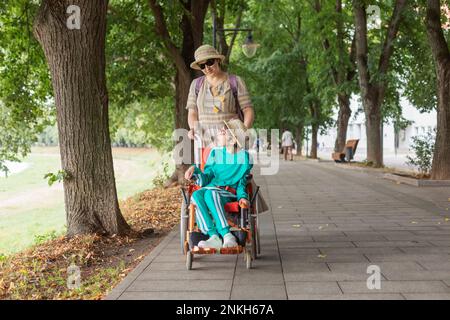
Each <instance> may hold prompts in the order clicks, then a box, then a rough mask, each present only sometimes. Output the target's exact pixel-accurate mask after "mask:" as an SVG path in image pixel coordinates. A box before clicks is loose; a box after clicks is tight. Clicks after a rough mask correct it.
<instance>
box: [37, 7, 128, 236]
mask: <svg viewBox="0 0 450 320" xmlns="http://www.w3.org/2000/svg"><path fill="white" fill-rule="evenodd" d="M70 5H77V6H79V7H80V8H81V29H80V30H77V29H74V30H70V29H69V28H68V27H67V25H66V19H67V17H68V15H67V14H66V10H67V8H68V7H69V6H70ZM107 6H108V1H91V0H65V1H63V0H61V1H58V2H55V1H50V0H44V1H43V2H42V4H41V7H40V9H39V12H38V14H37V17H36V20H35V25H34V32H35V36H36V38H37V39H38V41H39V42H40V44H41V46H42V48H43V49H44V53H45V56H46V59H47V62H48V65H49V67H50V72H51V76H52V84H53V91H54V96H55V104H56V115H57V121H58V133H59V143H60V152H61V166H62V169H63V170H64V171H66V172H67V174H68V175H69V176H68V178H67V179H64V198H65V206H66V216H67V233H68V236H73V235H76V234H85V233H94V232H100V233H106V234H122V233H125V232H126V231H128V230H129V227H128V225H127V223H126V222H125V219H124V218H123V216H122V214H121V212H120V209H119V204H118V200H117V192H116V185H115V179H114V169H113V159H112V152H111V142H110V136H109V126H108V94H107V90H106V76H105V36H106V11H107Z"/></svg>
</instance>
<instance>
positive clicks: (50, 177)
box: [44, 170, 70, 186]
mask: <svg viewBox="0 0 450 320" xmlns="http://www.w3.org/2000/svg"><path fill="white" fill-rule="evenodd" d="M69 177H70V175H69V173H68V172H67V171H65V170H58V172H57V173H56V174H54V173H53V172H49V173H47V174H46V175H45V176H44V179H47V182H48V185H49V186H52V185H53V184H54V183H55V182H62V181H63V180H67V179H69Z"/></svg>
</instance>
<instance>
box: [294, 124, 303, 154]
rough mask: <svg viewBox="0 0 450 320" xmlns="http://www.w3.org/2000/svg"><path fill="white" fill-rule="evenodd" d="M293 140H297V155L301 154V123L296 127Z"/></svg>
mask: <svg viewBox="0 0 450 320" xmlns="http://www.w3.org/2000/svg"><path fill="white" fill-rule="evenodd" d="M295 140H296V142H297V155H298V156H301V155H302V148H303V125H300V126H298V127H297V128H296V131H295Z"/></svg>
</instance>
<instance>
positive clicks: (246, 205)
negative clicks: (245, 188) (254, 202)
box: [239, 198, 250, 209]
mask: <svg viewBox="0 0 450 320" xmlns="http://www.w3.org/2000/svg"><path fill="white" fill-rule="evenodd" d="M239 206H240V207H241V208H246V209H247V208H249V207H250V201H248V200H247V199H244V198H241V199H240V200H239Z"/></svg>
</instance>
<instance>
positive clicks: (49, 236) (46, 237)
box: [34, 230, 58, 245]
mask: <svg viewBox="0 0 450 320" xmlns="http://www.w3.org/2000/svg"><path fill="white" fill-rule="evenodd" d="M57 237H58V234H57V232H56V230H52V231H50V232H47V233H45V234H41V235H36V236H34V244H35V245H40V244H43V243H44V242H47V241H50V240H54V239H56V238H57Z"/></svg>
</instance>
